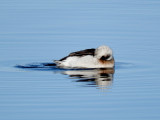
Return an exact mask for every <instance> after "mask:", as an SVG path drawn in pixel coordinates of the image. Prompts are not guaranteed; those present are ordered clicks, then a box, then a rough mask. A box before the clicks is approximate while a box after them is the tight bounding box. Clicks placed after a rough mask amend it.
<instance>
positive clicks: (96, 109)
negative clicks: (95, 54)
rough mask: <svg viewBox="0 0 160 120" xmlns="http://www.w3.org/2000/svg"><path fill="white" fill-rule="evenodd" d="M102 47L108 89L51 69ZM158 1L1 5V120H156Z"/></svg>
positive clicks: (16, 1) (30, 0)
mask: <svg viewBox="0 0 160 120" xmlns="http://www.w3.org/2000/svg"><path fill="white" fill-rule="evenodd" d="M102 44H106V45H109V46H110V47H111V48H112V49H113V51H114V56H115V60H116V62H117V67H116V69H115V74H114V78H113V82H112V85H111V86H109V89H100V88H99V87H98V86H96V85H91V84H89V83H87V82H76V80H77V79H73V78H70V77H68V75H63V74H61V72H57V71H54V70H53V71H52V70H45V71H43V70H30V69H27V70H25V69H18V68H15V67H14V66H15V65H17V64H30V63H37V62H40V63H41V62H52V60H53V59H60V58H61V57H63V56H65V55H67V54H68V53H69V52H72V51H76V50H82V49H86V48H93V47H97V46H99V45H102ZM159 61H160V1H159V0H140V1H139V0H134V1H133V0H132V1H131V0H1V1H0V120H75V119H76V120H77V119H79V120H82V119H84V120H88V119H92V120H97V119H101V120H106V119H109V120H117V119H119V120H135V119H136V120H151V119H152V120H159V119H160V112H159V111H160V87H159V86H160V74H159V70H160V64H159Z"/></svg>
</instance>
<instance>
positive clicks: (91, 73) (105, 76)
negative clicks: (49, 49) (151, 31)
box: [16, 63, 114, 89]
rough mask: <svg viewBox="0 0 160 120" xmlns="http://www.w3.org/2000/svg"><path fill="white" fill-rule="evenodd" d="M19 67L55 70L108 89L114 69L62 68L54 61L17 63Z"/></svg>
mask: <svg viewBox="0 0 160 120" xmlns="http://www.w3.org/2000/svg"><path fill="white" fill-rule="evenodd" d="M16 67H17V68H21V69H29V70H40V71H54V73H57V72H58V73H61V74H65V75H69V77H70V78H74V79H78V80H76V82H85V83H86V85H87V86H98V87H99V88H101V89H108V88H110V87H111V85H112V81H113V74H114V69H62V68H57V67H56V66H55V64H54V63H34V64H27V65H17V66H16Z"/></svg>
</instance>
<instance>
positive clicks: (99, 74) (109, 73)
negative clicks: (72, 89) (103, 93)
mask: <svg viewBox="0 0 160 120" xmlns="http://www.w3.org/2000/svg"><path fill="white" fill-rule="evenodd" d="M62 73H63V74H66V75H69V77H71V78H75V79H78V80H76V82H85V83H87V86H98V87H99V88H101V89H104V88H106V89H107V88H110V87H111V85H112V81H113V74H114V69H93V70H71V71H63V72H62Z"/></svg>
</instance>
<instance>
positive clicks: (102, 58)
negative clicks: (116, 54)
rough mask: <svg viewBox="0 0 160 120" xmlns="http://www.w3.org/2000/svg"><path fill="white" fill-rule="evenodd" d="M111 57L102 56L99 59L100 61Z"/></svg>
mask: <svg viewBox="0 0 160 120" xmlns="http://www.w3.org/2000/svg"><path fill="white" fill-rule="evenodd" d="M110 57H111V55H107V56H102V57H101V58H100V59H101V60H108V59H109V58H110Z"/></svg>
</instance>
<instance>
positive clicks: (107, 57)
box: [54, 45, 115, 68]
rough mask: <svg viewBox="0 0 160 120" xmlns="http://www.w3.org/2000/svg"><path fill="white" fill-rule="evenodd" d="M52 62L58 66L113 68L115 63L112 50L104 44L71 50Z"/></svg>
mask: <svg viewBox="0 0 160 120" xmlns="http://www.w3.org/2000/svg"><path fill="white" fill-rule="evenodd" d="M54 63H55V64H56V66H57V67H59V68H114V65H115V61H114V57H113V51H112V49H111V48H110V47H109V46H106V45H102V46H99V47H97V48H96V49H95V48H91V49H85V50H80V51H76V52H72V53H70V54H69V55H67V56H66V57H63V58H61V59H60V60H54Z"/></svg>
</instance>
